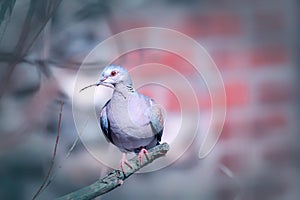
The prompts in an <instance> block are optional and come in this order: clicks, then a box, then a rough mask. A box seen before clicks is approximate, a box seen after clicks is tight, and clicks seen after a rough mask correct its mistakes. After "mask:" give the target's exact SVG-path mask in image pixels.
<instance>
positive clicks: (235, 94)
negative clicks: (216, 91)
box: [225, 81, 250, 107]
mask: <svg viewBox="0 0 300 200" xmlns="http://www.w3.org/2000/svg"><path fill="white" fill-rule="evenodd" d="M225 91H226V101H227V102H226V103H227V106H229V107H236V106H246V105H248V104H249V102H250V88H249V85H248V84H247V83H246V82H245V81H235V82H231V83H225Z"/></svg>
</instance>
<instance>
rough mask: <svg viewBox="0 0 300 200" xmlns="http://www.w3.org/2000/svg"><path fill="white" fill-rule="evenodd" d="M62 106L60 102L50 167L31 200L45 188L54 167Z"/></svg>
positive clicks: (62, 103)
mask: <svg viewBox="0 0 300 200" xmlns="http://www.w3.org/2000/svg"><path fill="white" fill-rule="evenodd" d="M63 105H64V102H61V104H60V112H59V118H58V126H57V135H56V141H55V145H54V151H53V156H52V159H51V164H50V167H49V169H48V172H47V175H46V177H45V179H44V181H43V183H42V185H41V186H40V188H39V189H38V191H37V192H36V193H35V195H34V196H33V198H32V200H34V199H36V197H37V196H38V195H39V194H40V193H41V191H42V190H43V188H44V187H45V185H46V183H47V181H48V179H49V177H50V174H51V171H52V168H53V165H54V160H55V157H56V152H57V146H58V141H59V136H60V127H61V118H62V110H63Z"/></svg>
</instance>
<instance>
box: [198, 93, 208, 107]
mask: <svg viewBox="0 0 300 200" xmlns="http://www.w3.org/2000/svg"><path fill="white" fill-rule="evenodd" d="M197 98H198V104H199V107H200V110H204V109H205V110H206V109H210V108H211V99H210V95H209V94H208V93H203V94H198V95H197Z"/></svg>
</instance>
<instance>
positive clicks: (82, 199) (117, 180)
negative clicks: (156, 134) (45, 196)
mask: <svg viewBox="0 0 300 200" xmlns="http://www.w3.org/2000/svg"><path fill="white" fill-rule="evenodd" d="M168 150H169V145H168V144H167V143H163V144H160V145H157V146H156V147H154V148H152V149H150V150H149V151H148V153H149V159H146V158H145V159H144V161H143V164H142V165H140V163H139V159H138V157H137V156H135V157H134V158H132V159H130V160H129V163H130V164H131V166H132V168H126V173H123V172H122V171H121V170H120V169H117V170H114V171H112V172H110V173H109V174H108V175H106V176H105V177H103V178H102V179H101V180H98V181H96V182H94V183H92V184H91V185H89V186H86V187H84V188H82V189H79V190H77V191H75V192H72V193H69V194H67V195H65V196H62V197H60V198H58V199H57V200H67V199H68V200H69V199H73V200H87V199H93V198H95V197H97V196H100V195H102V194H105V193H107V192H109V191H111V190H113V189H115V188H116V187H118V186H120V185H121V184H122V183H123V181H124V180H125V179H127V178H128V177H129V176H131V175H132V174H134V173H135V172H136V171H138V170H139V169H141V168H142V167H144V166H146V165H148V164H149V163H151V162H153V161H154V160H155V159H157V158H160V157H162V156H164V155H165V154H166V153H167V152H168Z"/></svg>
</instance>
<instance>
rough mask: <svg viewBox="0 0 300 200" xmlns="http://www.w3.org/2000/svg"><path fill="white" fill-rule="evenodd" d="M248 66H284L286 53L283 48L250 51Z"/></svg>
mask: <svg viewBox="0 0 300 200" xmlns="http://www.w3.org/2000/svg"><path fill="white" fill-rule="evenodd" d="M249 55H250V60H249V61H250V64H251V66H253V67H256V66H272V67H273V65H286V64H287V63H288V51H287V49H286V48H285V47H284V46H263V47H255V48H253V49H251V50H250V52H249Z"/></svg>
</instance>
